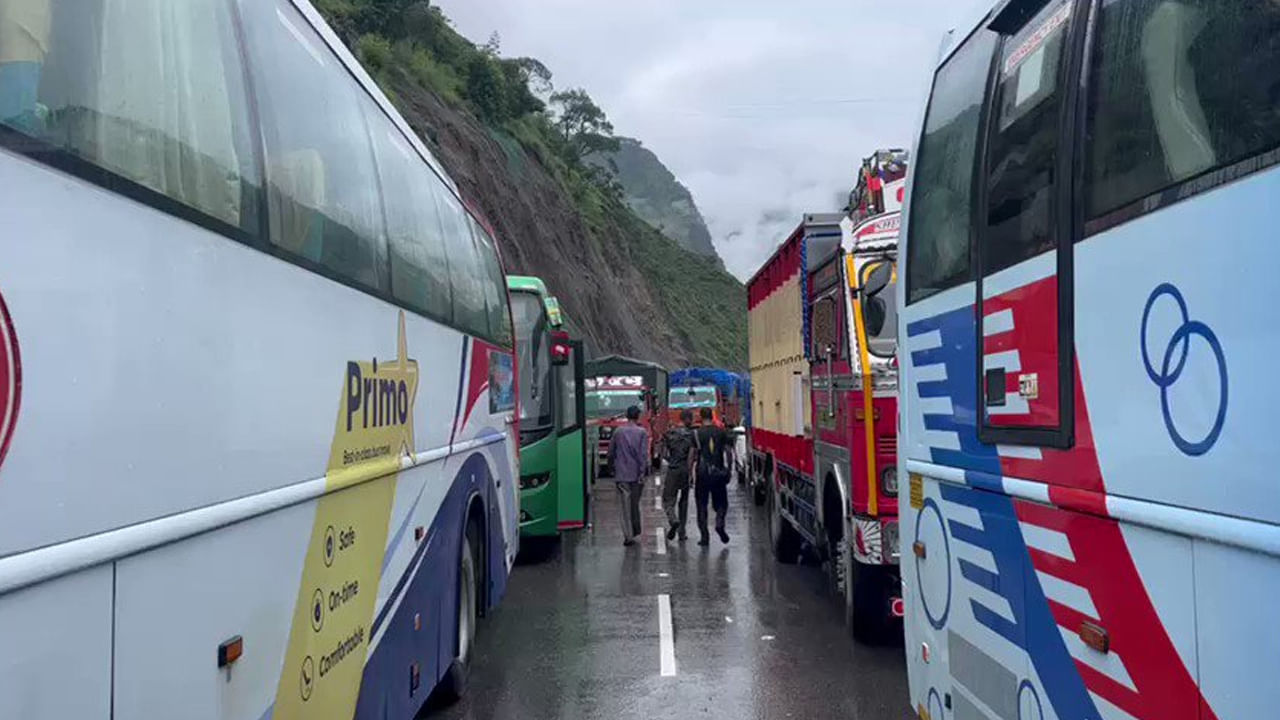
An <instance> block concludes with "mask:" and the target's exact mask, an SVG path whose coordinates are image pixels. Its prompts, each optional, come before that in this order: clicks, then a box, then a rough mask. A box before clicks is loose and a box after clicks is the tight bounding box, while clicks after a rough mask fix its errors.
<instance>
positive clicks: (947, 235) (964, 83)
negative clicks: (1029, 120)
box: [907, 30, 998, 302]
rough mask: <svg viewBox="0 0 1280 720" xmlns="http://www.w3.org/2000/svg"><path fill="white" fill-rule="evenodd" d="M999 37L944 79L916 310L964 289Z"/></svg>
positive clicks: (930, 150)
mask: <svg viewBox="0 0 1280 720" xmlns="http://www.w3.org/2000/svg"><path fill="white" fill-rule="evenodd" d="M997 37H998V36H997V35H996V34H995V33H992V32H988V31H986V30H979V31H978V32H977V33H976V34H975V35H973V36H972V37H970V38H969V39H968V40H967V41H965V44H964V45H963V46H962V47H961V48H960V49H959V50H957V51H956V53H955V54H954V55H952V56H951V58H950V59H949V60H947V63H946V64H945V65H943V66H942V69H941V70H939V71H938V76H937V78H936V79H935V80H934V84H933V96H932V99H931V100H930V102H929V111H928V115H927V117H926V119H925V126H924V134H923V135H922V136H921V138H920V148H919V152H918V153H917V158H916V168H915V173H916V175H915V181H914V185H913V186H912V189H911V193H912V194H911V198H912V199H911V226H910V229H909V232H910V234H911V235H910V241H909V243H908V250H907V252H908V253H910V257H909V260H910V262H909V263H908V267H909V270H908V273H909V277H908V281H907V292H908V298H907V300H908V302H915V301H916V300H920V299H923V298H926V297H929V296H930V295H933V294H934V293H937V292H941V291H942V290H946V289H947V288H949V287H954V286H956V285H959V284H961V283H964V282H966V281H968V280H970V279H971V278H972V272H971V270H970V267H969V266H970V260H969V254H970V238H969V225H970V222H969V221H970V217H971V212H970V204H971V202H972V199H973V176H974V161H975V156H976V154H977V148H978V125H979V121H980V118H981V115H982V98H983V94H984V92H985V91H986V86H987V73H988V72H989V70H990V68H991V57H992V55H993V54H994V53H995V49H996V39H997Z"/></svg>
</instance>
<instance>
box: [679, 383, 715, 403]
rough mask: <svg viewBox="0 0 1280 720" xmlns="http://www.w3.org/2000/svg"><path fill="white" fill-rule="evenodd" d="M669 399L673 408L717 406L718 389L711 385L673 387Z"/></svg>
mask: <svg viewBox="0 0 1280 720" xmlns="http://www.w3.org/2000/svg"><path fill="white" fill-rule="evenodd" d="M669 400H670V402H669V403H668V405H670V407H672V408H697V407H715V406H716V389H715V388H714V387H711V386H709V385H707V386H699V387H678V388H671V394H670V396H669Z"/></svg>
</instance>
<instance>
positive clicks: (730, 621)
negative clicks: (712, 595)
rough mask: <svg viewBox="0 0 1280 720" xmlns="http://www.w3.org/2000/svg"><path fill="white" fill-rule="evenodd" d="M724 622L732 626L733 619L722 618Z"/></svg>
mask: <svg viewBox="0 0 1280 720" xmlns="http://www.w3.org/2000/svg"><path fill="white" fill-rule="evenodd" d="M724 621H725V622H727V623H729V624H730V625H732V624H733V618H731V617H729V616H728V615H725V616H724Z"/></svg>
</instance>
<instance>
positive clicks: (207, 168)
mask: <svg viewBox="0 0 1280 720" xmlns="http://www.w3.org/2000/svg"><path fill="white" fill-rule="evenodd" d="M120 38H128V40H127V42H119V39H120ZM236 48H237V44H236V40H235V34H234V30H233V27H232V20H231V17H230V11H229V9H228V8H227V7H226V4H225V3H223V2H220V0H192V1H191V2H182V3H177V4H174V3H172V2H169V0H137V1H136V2H106V1H105V0H84V1H82V2H71V1H66V2H60V1H56V0H12V1H10V2H4V3H0V123H3V124H4V125H7V126H9V127H11V128H14V129H16V130H18V131H20V132H23V133H25V134H27V135H30V136H33V137H35V138H38V139H40V140H43V141H46V142H48V143H50V144H52V145H54V146H56V147H58V148H60V149H62V150H65V151H67V152H68V153H71V154H72V155H75V156H78V157H80V158H82V159H84V160H87V161H89V162H91V163H94V164H95V165H98V166H99V167H102V168H104V169H105V170H108V171H110V172H112V173H114V174H116V175H119V176H121V177H124V178H127V179H128V180H131V181H133V182H135V183H138V184H139V185H142V186H145V187H147V188H149V189H151V190H154V191H155V192H158V193H162V194H164V195H167V196H169V197H170V198H172V199H174V200H177V201H178V202H180V203H182V204H183V205H186V206H188V207H191V208H194V209H196V210H198V211H200V212H201V213H203V214H205V215H208V216H210V217H213V218H216V219H217V220H219V221H222V222H224V223H227V224H230V225H232V226H236V227H239V228H241V229H243V230H248V231H255V230H256V229H257V225H258V215H257V211H256V199H257V192H258V187H259V186H260V185H261V181H260V180H259V178H258V173H257V170H256V165H255V161H254V154H253V151H252V147H253V144H252V140H251V138H252V133H251V132H250V128H251V127H252V126H251V125H250V122H249V118H248V112H247V107H248V105H247V102H246V98H245V91H244V87H243V85H242V79H243V77H244V72H243V69H242V67H241V65H240V59H239V54H238V51H237V49H236Z"/></svg>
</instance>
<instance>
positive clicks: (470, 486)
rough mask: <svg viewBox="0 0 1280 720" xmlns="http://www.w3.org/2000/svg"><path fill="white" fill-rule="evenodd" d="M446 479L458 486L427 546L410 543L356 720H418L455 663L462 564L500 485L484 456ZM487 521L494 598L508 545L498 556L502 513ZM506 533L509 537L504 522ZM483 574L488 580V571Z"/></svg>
mask: <svg viewBox="0 0 1280 720" xmlns="http://www.w3.org/2000/svg"><path fill="white" fill-rule="evenodd" d="M444 473H445V476H446V477H451V482H449V484H448V486H447V492H446V493H445V495H444V497H443V499H442V502H441V504H440V505H439V510H438V511H437V512H434V513H433V515H434V520H431V521H430V524H429V528H428V529H425V534H424V535H423V539H422V540H421V541H420V542H419V541H414V540H413V539H412V536H410V537H409V538H407V539H406V542H407V543H409V544H410V546H412V547H414V548H415V550H414V557H413V560H412V562H411V563H410V566H409V568H408V570H407V571H406V572H405V573H404V574H403V575H401V576H399V577H398V579H397V580H396V582H395V587H394V590H393V592H392V593H391V597H390V601H389V604H387V605H382V606H380V607H379V608H378V612H377V614H376V616H375V618H374V620H373V624H372V626H371V634H372V635H373V637H374V638H375V639H376V640H377V643H376V645H375V646H374V647H373V650H372V651H371V653H370V654H369V658H368V660H367V662H366V664H365V668H364V679H363V682H362V683H361V687H360V699H359V702H358V703H357V705H356V712H355V717H356V718H377V719H379V720H381V719H382V718H405V719H406V720H407V718H411V717H413V716H414V713H416V712H417V710H418V708H419V707H420V706H421V705H422V702H423V701H424V700H426V698H427V696H428V695H429V694H430V693H431V689H432V688H433V687H434V686H435V683H436V682H437V681H438V680H439V678H440V677H442V676H443V674H444V672H445V671H446V670H448V668H449V664H450V663H451V662H452V661H453V657H454V651H455V649H456V643H457V632H456V630H457V628H456V619H457V617H458V605H457V603H458V564H459V559H460V557H461V553H462V536H463V531H464V527H465V526H464V522H465V520H466V517H467V509H468V503H469V502H471V501H472V500H476V501H478V502H480V503H481V510H482V512H484V511H485V509H486V507H488V508H492V504H491V503H490V502H489V498H490V497H491V491H492V490H493V489H496V484H495V481H494V475H493V473H492V472H490V460H489V459H488V458H486V456H485V453H483V452H474V453H472V454H470V455H468V456H465V457H462V458H451V459H450V460H449V461H448V463H447V465H446V466H445V469H444ZM441 484H443V483H441ZM482 517H485V515H482ZM487 517H488V518H489V521H488V522H486V523H485V524H486V525H487V526H488V528H487V531H488V533H489V538H490V540H489V542H488V545H489V556H488V558H486V559H484V560H482V562H487V563H489V570H488V572H489V580H490V592H491V593H493V592H494V590H493V582H494V580H495V578H501V579H502V581H505V578H506V571H505V567H504V566H503V565H501V564H499V565H498V566H496V567H495V566H494V565H493V562H494V560H495V556H496V559H498V560H499V561H501V558H502V545H501V541H500V540H499V541H498V543H497V548H496V549H495V548H494V544H495V543H494V542H493V524H494V523H493V518H494V517H495V513H494V512H493V511H492V510H490V511H488V513H487ZM499 519H500V518H499ZM498 526H499V530H498V532H499V533H501V529H500V528H501V523H500V522H499V523H498ZM485 530H486V529H485V528H482V529H481V531H482V532H485ZM477 571H478V572H481V573H484V572H485V568H483V567H481V568H477ZM500 591H501V586H499V588H498V592H499V593H500Z"/></svg>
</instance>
